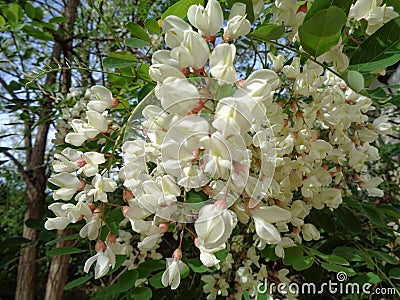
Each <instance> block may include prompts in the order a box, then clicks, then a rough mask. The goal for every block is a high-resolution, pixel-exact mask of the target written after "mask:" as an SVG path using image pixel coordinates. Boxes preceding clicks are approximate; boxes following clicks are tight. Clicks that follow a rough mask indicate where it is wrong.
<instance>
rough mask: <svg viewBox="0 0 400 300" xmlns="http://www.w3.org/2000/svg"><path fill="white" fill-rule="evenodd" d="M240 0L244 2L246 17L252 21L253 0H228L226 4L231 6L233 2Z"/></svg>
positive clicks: (239, 0)
mask: <svg viewBox="0 0 400 300" xmlns="http://www.w3.org/2000/svg"><path fill="white" fill-rule="evenodd" d="M237 2H240V3H244V4H246V19H247V20H249V21H250V23H253V22H254V10H253V1H252V0H228V5H229V7H230V8H232V6H233V4H235V3H237Z"/></svg>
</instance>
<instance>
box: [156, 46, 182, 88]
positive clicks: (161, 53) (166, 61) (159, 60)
mask: <svg viewBox="0 0 400 300" xmlns="http://www.w3.org/2000/svg"><path fill="white" fill-rule="evenodd" d="M151 64H152V65H156V64H161V65H168V66H171V67H174V68H176V69H178V70H179V69H180V68H181V66H180V65H179V63H178V62H177V61H176V60H175V59H173V58H172V57H171V51H170V50H158V51H156V52H154V53H153V55H152V57H151ZM153 79H154V78H153ZM157 81H158V80H157Z"/></svg>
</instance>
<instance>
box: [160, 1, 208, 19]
mask: <svg viewBox="0 0 400 300" xmlns="http://www.w3.org/2000/svg"><path fill="white" fill-rule="evenodd" d="M194 4H201V5H203V4H204V0H180V1H178V2H176V3H175V4H173V5H171V6H170V7H169V8H168V9H167V10H166V11H165V12H164V13H163V14H162V16H161V19H163V20H164V19H165V18H166V17H168V16H170V15H175V16H178V17H179V18H181V19H184V18H185V17H186V13H187V11H188V9H189V7H191V6H192V5H194Z"/></svg>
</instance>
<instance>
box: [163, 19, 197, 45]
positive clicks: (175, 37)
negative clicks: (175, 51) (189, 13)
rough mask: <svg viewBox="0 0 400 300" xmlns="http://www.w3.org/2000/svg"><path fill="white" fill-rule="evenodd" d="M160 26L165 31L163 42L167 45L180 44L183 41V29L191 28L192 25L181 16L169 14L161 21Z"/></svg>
mask: <svg viewBox="0 0 400 300" xmlns="http://www.w3.org/2000/svg"><path fill="white" fill-rule="evenodd" d="M161 27H162V29H163V31H164V32H165V43H166V44H167V46H168V47H170V48H174V47H178V46H180V44H181V42H182V41H183V35H184V33H183V32H184V31H185V30H192V27H191V26H190V25H189V24H188V23H186V22H185V21H184V20H182V19H181V18H179V17H177V16H174V15H170V16H168V17H166V18H165V20H163V21H162V24H161Z"/></svg>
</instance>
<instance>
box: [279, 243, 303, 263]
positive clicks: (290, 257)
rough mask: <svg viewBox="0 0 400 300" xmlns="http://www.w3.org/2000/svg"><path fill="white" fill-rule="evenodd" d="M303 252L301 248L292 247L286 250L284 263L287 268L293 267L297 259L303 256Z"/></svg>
mask: <svg viewBox="0 0 400 300" xmlns="http://www.w3.org/2000/svg"><path fill="white" fill-rule="evenodd" d="M303 253H304V252H303V250H302V249H301V248H300V247H290V248H286V249H285V257H284V258H283V263H284V264H285V265H286V266H290V265H293V263H294V262H295V261H296V259H297V257H301V256H303Z"/></svg>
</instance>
